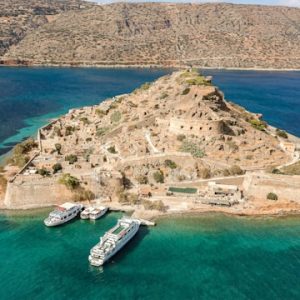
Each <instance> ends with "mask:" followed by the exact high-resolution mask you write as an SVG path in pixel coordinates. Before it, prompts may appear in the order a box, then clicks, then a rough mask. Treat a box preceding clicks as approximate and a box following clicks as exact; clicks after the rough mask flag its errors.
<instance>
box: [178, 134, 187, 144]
mask: <svg viewBox="0 0 300 300" xmlns="http://www.w3.org/2000/svg"><path fill="white" fill-rule="evenodd" d="M185 138H186V137H185V135H184V134H178V135H177V141H180V142H182V141H183V140H184V139H185Z"/></svg>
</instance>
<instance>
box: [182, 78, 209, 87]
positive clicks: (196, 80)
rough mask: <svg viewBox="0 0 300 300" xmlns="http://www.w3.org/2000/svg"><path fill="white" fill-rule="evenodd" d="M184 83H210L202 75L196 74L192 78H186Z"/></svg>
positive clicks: (207, 84)
mask: <svg viewBox="0 0 300 300" xmlns="http://www.w3.org/2000/svg"><path fill="white" fill-rule="evenodd" d="M186 83H187V84H189V85H206V86H209V85H211V83H210V82H209V81H207V80H206V78H205V77H204V76H202V75H197V76H196V77H194V78H191V79H187V80H186Z"/></svg>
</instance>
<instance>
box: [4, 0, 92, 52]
mask: <svg viewBox="0 0 300 300" xmlns="http://www.w3.org/2000/svg"><path fill="white" fill-rule="evenodd" d="M91 6H92V4H90V3H88V2H83V1H80V0H51V1H46V0H26V1H22V0H0V57H1V56H2V55H3V54H4V53H5V52H6V51H7V50H8V49H9V48H10V47H11V46H12V45H15V44H17V43H19V42H20V41H21V40H22V39H23V38H24V36H25V35H26V34H27V33H29V32H31V31H33V30H35V29H37V28H38V27H39V26H41V25H44V24H47V23H49V22H51V21H53V20H54V19H55V18H56V17H57V16H58V15H59V14H61V13H64V12H67V11H70V10H75V11H78V10H82V9H85V8H88V7H91Z"/></svg>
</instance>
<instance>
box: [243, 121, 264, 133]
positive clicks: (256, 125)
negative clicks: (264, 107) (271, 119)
mask: <svg viewBox="0 0 300 300" xmlns="http://www.w3.org/2000/svg"><path fill="white" fill-rule="evenodd" d="M248 122H249V123H250V124H251V126H252V127H253V128H255V129H257V130H260V131H265V129H266V128H267V123H266V122H265V121H261V120H258V119H251V120H249V121H248Z"/></svg>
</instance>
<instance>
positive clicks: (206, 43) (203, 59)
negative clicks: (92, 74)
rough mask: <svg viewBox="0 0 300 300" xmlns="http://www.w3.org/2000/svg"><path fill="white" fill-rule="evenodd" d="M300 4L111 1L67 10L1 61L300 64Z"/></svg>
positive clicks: (279, 66)
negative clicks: (296, 5)
mask: <svg viewBox="0 0 300 300" xmlns="http://www.w3.org/2000/svg"><path fill="white" fill-rule="evenodd" d="M299 24H300V9H297V8H288V7H271V6H257V5H233V4H166V3H139V4H124V3H118V4H111V5H103V6H95V7H93V8H91V9H88V10H84V11H80V12H69V13H67V14H64V15H63V16H61V17H59V18H57V19H56V20H55V21H53V22H52V23H50V24H46V25H44V26H41V27H40V28H39V29H37V30H35V31H34V32H32V33H30V34H29V35H27V36H26V38H25V39H24V40H23V41H22V42H21V43H20V44H18V45H17V46H16V47H12V48H11V49H10V51H9V52H8V53H7V54H6V56H5V57H4V60H6V61H9V60H14V61H16V60H22V61H25V62H27V63H29V64H66V65H72V64H74V65H76V64H79V65H80V64H87V65H163V66H169V65H170V66H175V65H177V66H178V65H182V64H193V65H198V66H202V67H233V68H234V67H236V68H240V67H241V68H278V69H281V68H300V25H299Z"/></svg>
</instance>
